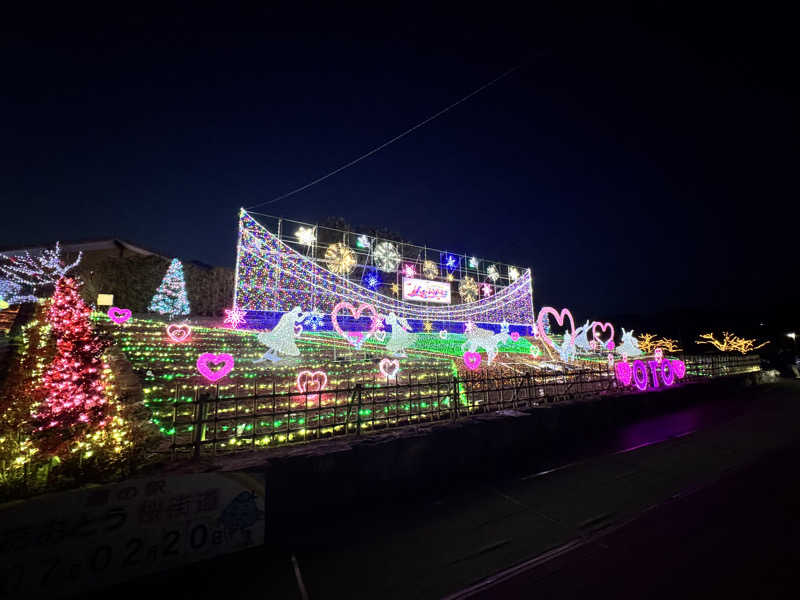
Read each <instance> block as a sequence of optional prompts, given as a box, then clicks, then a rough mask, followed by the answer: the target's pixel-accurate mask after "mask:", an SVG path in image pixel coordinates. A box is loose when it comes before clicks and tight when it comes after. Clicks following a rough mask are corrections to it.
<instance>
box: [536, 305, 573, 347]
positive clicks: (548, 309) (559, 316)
mask: <svg viewBox="0 0 800 600" xmlns="http://www.w3.org/2000/svg"><path fill="white" fill-rule="evenodd" d="M547 315H553V316H554V317H555V318H556V323H558V325H559V327H564V318H565V317H569V324H570V331H571V334H570V338H571V343H572V344H574V343H575V319H573V318H572V313H571V312H570V311H569V309H568V308H562V309H561V312H560V313H558V312H556V309H555V308H553V307H552V306H543V307H542V309H541V310H540V311H539V318H538V319H537V320H536V325H537V327H538V329H539V337H541V338H542V339H544V341H545V342H546V343H548V344H550V346H551V347H553V348H555V347H556V345H555V344H554V343H553V340H551V339H550V337H549V336H548V335H547V334H546V333H545V332H544V318H545V317H546V316H547Z"/></svg>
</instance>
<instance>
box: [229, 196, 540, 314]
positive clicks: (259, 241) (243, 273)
mask: <svg viewBox="0 0 800 600" xmlns="http://www.w3.org/2000/svg"><path fill="white" fill-rule="evenodd" d="M339 245H340V246H341V244H339ZM344 248H346V249H347V251H348V252H350V254H351V255H352V250H350V249H349V248H347V247H346V246H344ZM237 254H238V261H237V265H236V272H237V277H236V291H235V293H236V305H237V306H239V307H240V308H242V309H243V310H252V311H276V312H285V311H288V310H291V309H292V308H293V307H295V306H301V307H302V308H303V310H311V309H312V307H313V308H318V309H319V310H321V311H322V312H323V313H329V312H331V310H332V309H333V307H334V305H336V304H337V303H339V302H342V301H343V300H344V301H347V302H351V303H354V304H357V303H366V304H372V305H374V306H375V308H376V310H377V311H378V312H379V313H380V314H389V313H390V312H394V313H395V314H397V315H399V316H402V317H405V318H406V319H419V320H420V321H422V320H431V321H437V322H443V323H444V322H454V323H463V322H465V321H473V322H475V323H500V322H502V321H503V319H506V320H507V321H508V322H509V323H511V324H512V325H531V324H532V323H534V322H535V320H534V315H533V298H532V293H531V272H530V269H526V270H525V271H524V272H523V273H522V274H521V275H520V277H519V279H518V280H517V281H516V282H515V283H513V284H511V285H509V286H507V287H503V288H501V289H500V290H499V291H497V292H496V293H493V294H492V295H491V297H489V298H485V299H481V300H476V301H474V302H467V303H462V304H456V305H450V306H421V305H419V304H413V303H410V302H403V301H400V300H398V299H395V298H392V297H390V296H386V295H384V294H381V293H379V292H377V291H373V290H370V289H369V288H367V287H365V286H362V285H359V284H358V282H353V281H351V280H350V279H348V278H347V277H344V276H342V275H340V274H337V273H333V272H331V270H329V269H326V268H325V267H323V266H321V265H320V264H317V263H316V262H315V261H313V260H312V259H311V258H309V257H306V256H304V255H302V254H300V253H299V252H296V251H294V250H292V249H291V248H290V247H289V246H287V245H286V244H284V243H283V242H282V241H280V240H279V239H278V238H277V237H276V236H275V235H273V234H272V233H271V232H270V231H268V230H267V229H266V228H265V227H263V226H262V225H261V224H259V223H258V222H257V221H256V220H255V219H254V218H253V217H251V216H250V215H249V214H248V213H247V212H246V211H242V214H241V218H240V235H239V248H238V253H237ZM326 258H328V257H326ZM352 260H353V265H354V264H355V256H353V258H352ZM326 262H327V261H326ZM398 264H399V263H398ZM434 266H435V265H434ZM351 268H352V267H351ZM437 271H438V268H437ZM423 273H425V271H424V269H423Z"/></svg>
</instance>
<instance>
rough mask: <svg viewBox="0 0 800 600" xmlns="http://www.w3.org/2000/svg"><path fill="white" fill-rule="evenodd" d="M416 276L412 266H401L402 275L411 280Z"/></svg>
mask: <svg viewBox="0 0 800 600" xmlns="http://www.w3.org/2000/svg"><path fill="white" fill-rule="evenodd" d="M416 274H417V270H416V269H415V268H414V265H403V275H405V276H406V277H408V278H409V279H411V278H413V277H415V276H416Z"/></svg>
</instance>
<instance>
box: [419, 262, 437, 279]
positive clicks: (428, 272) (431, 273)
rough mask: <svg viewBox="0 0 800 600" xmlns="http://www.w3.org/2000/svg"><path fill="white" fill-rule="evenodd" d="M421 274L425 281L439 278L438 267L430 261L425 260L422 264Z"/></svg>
mask: <svg viewBox="0 0 800 600" xmlns="http://www.w3.org/2000/svg"><path fill="white" fill-rule="evenodd" d="M422 274H423V275H425V277H426V278H427V279H436V277H438V276H439V267H437V266H436V263H435V262H433V261H432V260H426V261H425V262H424V263H422Z"/></svg>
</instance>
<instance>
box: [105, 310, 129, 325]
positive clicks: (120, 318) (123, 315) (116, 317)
mask: <svg viewBox="0 0 800 600" xmlns="http://www.w3.org/2000/svg"><path fill="white" fill-rule="evenodd" d="M108 318H109V319H111V320H112V321H114V323H116V324H117V325H122V324H123V323H124V322H125V321H127V320H128V319H130V318H131V311H130V309H127V308H117V307H116V306H112V307H111V308H109V309H108Z"/></svg>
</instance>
